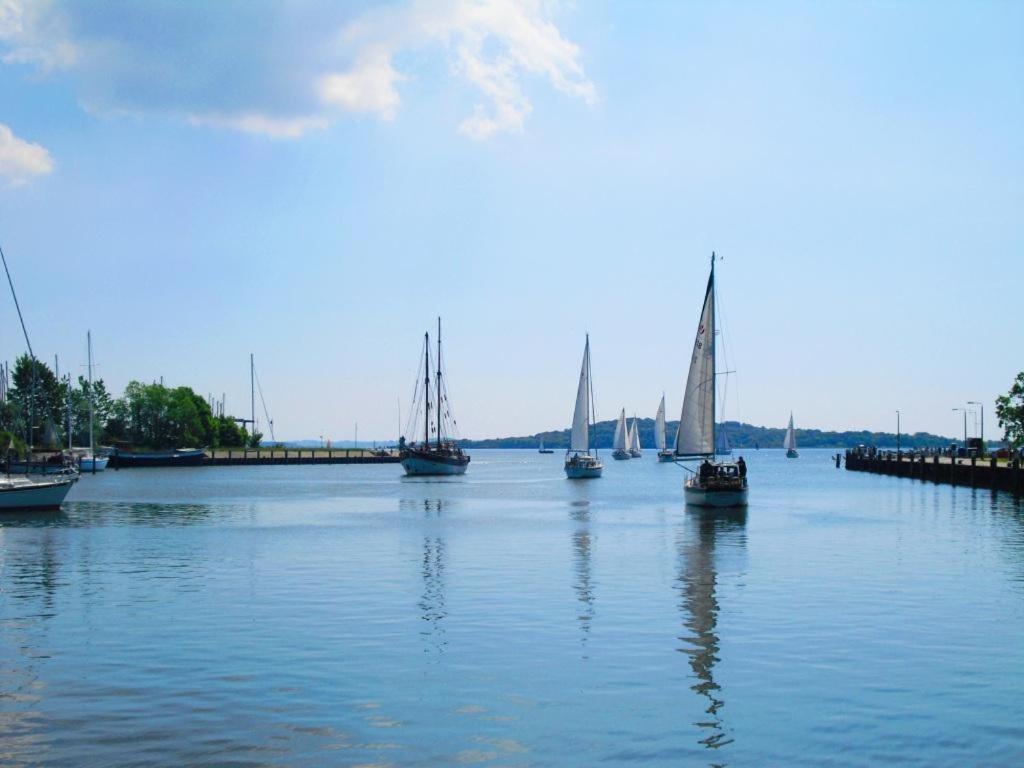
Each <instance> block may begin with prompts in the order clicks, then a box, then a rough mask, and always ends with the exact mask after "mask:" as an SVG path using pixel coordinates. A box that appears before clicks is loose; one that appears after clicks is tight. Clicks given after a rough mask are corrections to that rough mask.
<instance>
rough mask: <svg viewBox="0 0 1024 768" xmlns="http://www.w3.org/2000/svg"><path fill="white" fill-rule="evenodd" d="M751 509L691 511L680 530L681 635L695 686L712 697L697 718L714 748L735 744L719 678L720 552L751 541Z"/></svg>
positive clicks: (707, 700) (697, 689)
mask: <svg viewBox="0 0 1024 768" xmlns="http://www.w3.org/2000/svg"><path fill="white" fill-rule="evenodd" d="M745 524H746V510H744V509H742V508H739V509H735V510H730V511H728V512H724V513H723V512H721V511H719V512H717V513H710V512H701V513H697V514H693V515H687V516H686V526H687V529H688V530H685V531H681V532H680V535H679V544H678V549H679V579H678V584H679V592H680V598H681V600H680V604H679V607H680V611H681V613H682V614H683V626H684V627H685V628H686V630H688V634H685V635H684V636H683V637H680V638H679V639H680V640H682V641H683V642H684V645H683V647H681V648H680V649H679V651H680V652H681V653H685V654H686V655H687V656H689V657H690V669H691V670H692V671H693V675H694V677H696V682H695V683H694V684H693V685H692V686H691V687H690V690H692V691H694V692H695V693H697V694H698V695H699V696H702V697H703V698H704V699H705V700H706V707H705V708H704V713H705V714H706V715H707V717H706V718H701V719H700V720H699V721H697V722H696V723H694V725H696V726H697V727H698V728H700V729H701V731H702V733H703V734H704V738H702V739H700V743H701V744H703V745H704V746H705V747H707V748H708V749H719V748H721V747H724V746H725V745H727V744H730V743H732V741H733V738H732V736H731V735H730V730H729V728H728V727H727V726H726V724H725V722H724V720H723V719H722V714H721V710H722V708H723V707H724V706H725V698H724V696H723V693H722V687H721V686H720V685H719V684H718V683H717V682H716V681H715V666H716V665H717V664H718V662H719V661H720V658H719V647H720V641H719V634H718V632H719V630H718V612H719V596H718V589H719V584H720V578H721V574H720V573H719V571H720V570H721V568H720V564H719V562H718V557H719V554H720V553H730V552H733V553H735V552H736V551H737V550H742V549H743V548H745V546H746V532H745V530H744V526H745Z"/></svg>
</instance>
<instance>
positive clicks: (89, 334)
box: [85, 331, 96, 471]
mask: <svg viewBox="0 0 1024 768" xmlns="http://www.w3.org/2000/svg"><path fill="white" fill-rule="evenodd" d="M85 340H86V346H87V347H88V349H89V456H90V457H91V458H92V463H93V471H95V469H96V449H95V447H94V445H93V433H92V422H93V408H94V405H93V394H92V331H86V332H85Z"/></svg>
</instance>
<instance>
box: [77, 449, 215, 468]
mask: <svg viewBox="0 0 1024 768" xmlns="http://www.w3.org/2000/svg"><path fill="white" fill-rule="evenodd" d="M205 463H206V451H204V450H203V449H202V448H195V449H192V450H182V451H154V452H151V453H121V452H120V451H118V452H117V453H115V454H114V455H113V456H111V457H110V462H109V466H112V467H114V468H116V469H127V468H129V467H201V466H203V465H204V464H205ZM97 469H98V467H97Z"/></svg>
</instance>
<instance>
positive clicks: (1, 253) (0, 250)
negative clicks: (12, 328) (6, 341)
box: [0, 247, 36, 368]
mask: <svg viewBox="0 0 1024 768" xmlns="http://www.w3.org/2000/svg"><path fill="white" fill-rule="evenodd" d="M0 259H3V263H4V272H6V273H7V284H8V285H9V286H11V296H13V297H14V308H15V309H17V310H18V320H19V321H20V322H21V332H22V333H23V334H24V335H25V344H26V345H27V346H28V354H29V357H31V358H32V361H33V362H35V359H36V354H35V352H33V351H32V342H31V341H29V340H28V330H27V329H26V328H25V318H24V317H22V314H21V305H20V304H19V303H18V294H17V293H15V292H14V281H13V280H12V279H11V270H9V269H8V268H7V257H6V256H5V255H4V249H3V248H2V247H0ZM33 368H35V366H33Z"/></svg>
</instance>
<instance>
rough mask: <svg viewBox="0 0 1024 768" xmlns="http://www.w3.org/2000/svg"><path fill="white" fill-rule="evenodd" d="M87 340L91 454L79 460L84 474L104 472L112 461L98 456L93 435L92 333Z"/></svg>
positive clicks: (86, 337) (90, 332) (86, 334)
mask: <svg viewBox="0 0 1024 768" xmlns="http://www.w3.org/2000/svg"><path fill="white" fill-rule="evenodd" d="M85 339H86V345H87V346H88V350H89V452H88V453H87V454H85V455H84V456H82V457H81V458H80V459H79V460H78V466H79V469H80V470H81V471H82V472H102V471H103V470H105V469H106V468H107V462H108V461H110V459H109V458H107V457H106V456H97V455H96V439H95V435H94V434H93V422H94V421H95V418H94V415H93V414H94V410H95V402H94V400H93V391H92V331H86V333H85Z"/></svg>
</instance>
